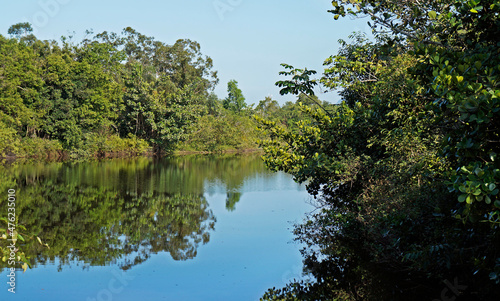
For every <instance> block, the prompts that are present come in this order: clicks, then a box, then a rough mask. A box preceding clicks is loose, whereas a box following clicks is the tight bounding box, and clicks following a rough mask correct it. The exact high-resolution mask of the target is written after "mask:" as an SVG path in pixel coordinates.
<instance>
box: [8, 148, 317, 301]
mask: <svg viewBox="0 0 500 301" xmlns="http://www.w3.org/2000/svg"><path fill="white" fill-rule="evenodd" d="M0 180H1V182H0V188H1V191H2V198H1V201H0V210H1V211H0V212H2V213H1V214H0V216H1V217H4V216H7V208H8V207H7V194H8V193H7V191H8V190H9V189H14V190H15V191H16V192H15V198H16V201H15V202H16V206H15V207H16V218H17V219H18V223H19V224H21V225H23V226H24V227H25V228H26V230H18V231H19V232H20V233H23V234H24V238H25V242H24V243H23V242H21V241H18V243H17V245H20V246H21V247H20V249H21V251H24V253H25V254H26V255H27V256H29V257H30V259H29V261H30V264H31V268H30V269H28V270H27V271H26V272H25V273H23V271H22V269H18V270H17V272H16V279H15V292H16V293H15V294H12V293H10V292H8V288H9V287H10V286H9V285H8V284H7V283H6V282H8V279H9V277H7V276H8V273H9V271H8V270H7V268H9V267H10V266H9V265H8V263H7V262H1V267H2V281H1V282H2V285H1V291H0V299H1V300H51V301H55V300H64V301H67V300H107V301H109V300H125V301H126V300H134V301H135V300H182V301H188V300H218V301H220V300H239V301H244V300H259V298H260V297H261V296H262V294H263V293H264V292H265V291H266V290H267V289H268V288H270V287H274V286H275V287H282V286H284V285H285V284H286V283H287V282H288V281H289V280H291V279H293V278H300V277H301V274H302V261H301V256H300V252H299V250H300V248H301V246H300V245H298V244H297V243H295V242H294V241H293V238H294V236H293V233H292V229H293V224H294V223H300V222H302V219H303V218H304V217H305V214H306V213H308V212H310V211H312V210H313V209H314V208H313V207H312V206H311V205H310V203H309V200H310V197H309V195H308V194H307V192H306V191H305V187H304V186H303V185H299V184H296V183H295V182H294V181H293V180H292V178H291V177H290V176H289V175H286V174H284V173H272V172H270V171H268V170H266V168H265V166H264V164H263V162H262V161H261V159H260V157H259V155H257V154H253V155H244V156H239V155H220V156H201V155H196V156H178V157H171V158H162V159H157V158H134V159H110V160H103V161H91V162H52V163H30V164H11V165H6V166H2V167H1V174H0ZM3 226H4V225H2V226H0V228H5V227H3ZM33 234H36V235H38V236H39V237H40V238H41V240H42V242H43V243H47V244H48V246H49V247H50V248H48V247H45V246H43V245H41V244H40V243H38V242H37V240H36V236H33V238H32V239H29V238H28V237H29V236H30V235H33ZM0 242H1V243H5V242H6V240H0ZM9 243H10V242H9ZM3 246H5V244H4V245H3ZM18 267H19V266H18Z"/></svg>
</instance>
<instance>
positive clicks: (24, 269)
mask: <svg viewBox="0 0 500 301" xmlns="http://www.w3.org/2000/svg"><path fill="white" fill-rule="evenodd" d="M22 268H23V273H25V272H26V270H27V269H28V264H27V263H26V262H25V263H24V264H23V265H22Z"/></svg>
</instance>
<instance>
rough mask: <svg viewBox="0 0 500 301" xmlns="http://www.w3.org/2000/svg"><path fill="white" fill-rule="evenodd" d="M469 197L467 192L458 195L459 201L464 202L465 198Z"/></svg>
mask: <svg viewBox="0 0 500 301" xmlns="http://www.w3.org/2000/svg"><path fill="white" fill-rule="evenodd" d="M466 198H467V195H466V194H461V195H460V196H459V197H458V201H459V202H460V203H463V202H464V201H465V199H466Z"/></svg>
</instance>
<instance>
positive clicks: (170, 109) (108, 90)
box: [0, 23, 217, 157]
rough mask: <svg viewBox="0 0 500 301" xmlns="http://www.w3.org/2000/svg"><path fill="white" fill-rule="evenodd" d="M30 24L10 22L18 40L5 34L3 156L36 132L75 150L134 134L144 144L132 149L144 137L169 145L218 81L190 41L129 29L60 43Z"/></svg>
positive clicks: (1, 50) (156, 145)
mask: <svg viewBox="0 0 500 301" xmlns="http://www.w3.org/2000/svg"><path fill="white" fill-rule="evenodd" d="M31 31H32V30H31V26H30V24H28V23H20V24H16V25H14V26H12V27H11V28H10V29H9V34H10V35H12V36H13V37H15V38H12V39H7V38H4V37H3V36H0V65H1V66H2V68H1V69H0V78H1V79H2V82H1V84H0V99H1V101H0V122H1V124H0V137H2V138H0V143H1V144H0V147H2V149H1V152H2V153H3V154H4V155H5V153H8V154H11V155H17V156H24V155H26V154H28V155H31V154H32V152H31V150H32V149H33V148H32V147H31V146H30V144H33V145H36V144H37V143H39V142H37V141H35V140H36V139H43V140H44V141H45V140H47V141H53V140H57V141H59V143H60V144H61V145H62V148H63V149H64V150H65V151H67V152H69V153H70V154H71V156H77V157H82V156H83V157H88V156H96V155H103V153H106V152H108V151H110V152H115V153H116V152H122V153H123V152H124V150H123V148H122V146H123V145H126V144H129V143H130V141H127V140H126V139H128V138H127V137H129V135H132V136H133V137H137V138H138V139H140V141H141V145H140V146H138V149H131V150H129V151H126V153H137V152H142V151H143V150H144V149H145V148H146V147H145V146H144V145H142V143H143V141H145V142H147V143H148V144H149V145H150V146H151V147H153V150H154V151H155V152H171V151H172V150H173V149H175V147H176V145H177V144H178V143H180V142H182V141H183V140H185V139H186V138H187V136H188V134H189V133H188V128H189V125H190V124H191V123H193V122H194V121H195V120H196V119H197V118H199V117H200V116H201V115H202V113H203V111H204V108H205V106H206V102H208V99H209V95H210V91H211V90H212V89H213V88H214V85H215V84H216V83H217V74H216V72H213V71H211V68H212V66H213V63H212V60H211V59H210V58H209V57H205V56H203V55H202V54H201V52H200V45H199V44H198V43H196V42H194V41H191V40H178V41H177V42H176V43H175V44H174V45H167V44H164V43H162V42H159V41H155V40H154V39H153V38H151V37H147V36H144V35H142V34H140V33H138V32H136V31H135V30H134V29H132V28H126V29H125V30H124V32H123V35H122V36H120V35H118V34H115V33H108V32H103V33H101V34H97V35H95V36H94V37H93V38H91V39H85V40H83V41H82V42H81V43H79V44H71V43H69V42H68V39H67V38H63V39H62V44H58V43H56V42H55V41H41V40H38V39H36V37H34V36H33V35H31ZM88 34H89V35H90V34H92V33H91V32H88ZM13 134H15V135H13ZM8 136H12V137H15V138H7V137H8ZM118 136H119V137H121V138H119V137H118ZM3 137H5V138H3ZM109 137H112V138H111V140H114V142H110V141H108V140H109ZM9 139H10V140H9ZM30 139H33V140H34V141H32V142H28V140H30ZM120 139H125V140H123V141H120ZM134 139H135V138H134ZM19 141H24V142H22V143H24V145H25V146H26V147H27V149H23V148H22V147H21V148H19V147H20V146H19V145H18V144H19V143H21V142H19ZM38 141H42V140H38ZM122 142H123V143H124V144H123V143H122ZM113 144H117V145H114V146H113ZM119 144H123V145H119ZM52 148H53V150H51V151H59V150H60V147H59V146H56V145H54V146H53V147H52Z"/></svg>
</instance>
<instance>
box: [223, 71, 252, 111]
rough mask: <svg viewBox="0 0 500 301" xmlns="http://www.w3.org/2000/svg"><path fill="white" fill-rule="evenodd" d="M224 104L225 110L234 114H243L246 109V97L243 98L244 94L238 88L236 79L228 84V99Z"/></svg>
mask: <svg viewBox="0 0 500 301" xmlns="http://www.w3.org/2000/svg"><path fill="white" fill-rule="evenodd" d="M222 104H223V106H224V109H226V110H232V111H234V112H241V110H243V109H244V108H245V107H246V103H245V97H243V93H242V92H241V90H240V89H239V88H238V82H237V81H235V80H234V79H233V80H230V81H229V82H228V83H227V97H226V98H225V99H224V101H223V103H222Z"/></svg>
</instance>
